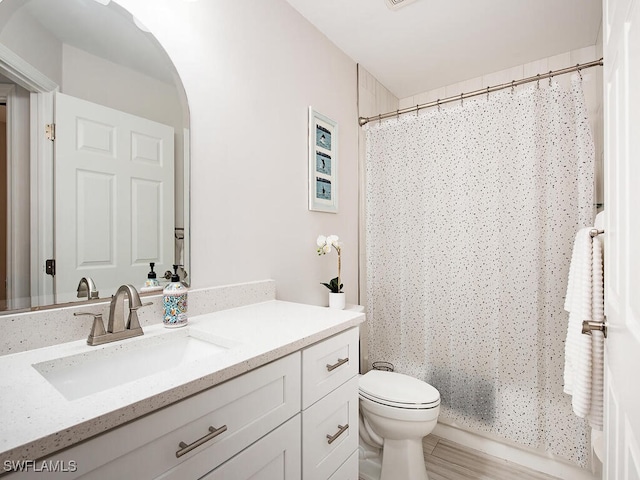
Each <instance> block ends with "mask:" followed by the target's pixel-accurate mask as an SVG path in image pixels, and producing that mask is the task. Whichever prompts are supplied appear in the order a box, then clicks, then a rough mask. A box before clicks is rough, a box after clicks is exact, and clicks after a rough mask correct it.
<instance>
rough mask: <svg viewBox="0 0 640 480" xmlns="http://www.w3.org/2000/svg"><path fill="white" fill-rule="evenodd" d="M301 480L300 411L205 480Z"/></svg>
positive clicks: (204, 479) (203, 479) (204, 478)
mask: <svg viewBox="0 0 640 480" xmlns="http://www.w3.org/2000/svg"><path fill="white" fill-rule="evenodd" d="M229 479H233V480H248V479H251V480H299V479H300V414H298V415H296V416H295V417H293V418H292V419H291V420H289V421H288V422H287V423H285V424H284V425H282V426H280V427H278V428H277V429H275V430H274V431H273V432H271V433H270V434H269V435H267V436H266V437H264V438H262V439H261V440H259V441H257V442H256V443H254V444H253V445H251V446H250V447H249V448H247V449H245V450H243V451H242V452H240V453H239V454H238V455H236V456H235V457H233V458H232V459H231V460H229V461H227V462H226V463H224V464H222V465H221V466H219V467H218V468H216V469H215V470H214V471H213V472H211V473H209V474H208V475H205V476H204V477H202V480H229Z"/></svg>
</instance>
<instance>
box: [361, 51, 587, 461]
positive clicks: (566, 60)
mask: <svg viewBox="0 0 640 480" xmlns="http://www.w3.org/2000/svg"><path fill="white" fill-rule="evenodd" d="M595 53H596V50H595V47H593V48H587V49H582V50H580V51H576V52H571V53H567V54H565V55H561V56H558V57H554V58H552V59H546V60H544V61H539V62H534V63H532V64H530V65H529V66H520V67H516V68H514V69H510V70H508V71H506V72H500V73H498V74H495V75H487V76H485V77H483V78H482V79H477V80H475V81H470V82H465V83H466V85H465V84H458V85H456V86H454V87H453V88H451V89H449V88H446V89H440V90H439V91H437V92H431V94H430V95H433V97H430V96H429V94H425V95H422V96H421V97H420V98H419V99H418V98H416V97H412V98H411V99H408V100H407V99H405V100H402V101H401V102H400V104H399V108H405V107H409V106H411V105H415V104H416V103H426V102H428V101H431V100H435V99H437V98H444V97H446V96H451V95H455V94H456V93H458V94H459V93H460V92H461V91H471V90H476V89H479V88H482V87H486V86H487V85H495V84H498V83H507V82H508V81H510V80H512V79H517V78H522V77H524V76H529V75H532V74H535V73H538V72H540V71H548V70H550V69H556V68H561V67H564V66H567V65H570V64H572V63H573V64H575V63H582V62H585V61H589V60H593V59H594V58H596V57H595ZM595 70H596V69H592V70H591V71H589V72H587V71H585V72H583V77H584V82H583V86H584V88H585V90H586V93H585V96H586V97H587V105H588V107H589V117H590V120H591V123H592V128H595V129H596V130H597V128H598V120H597V118H598V114H599V105H598V102H597V101H596V98H597V97H596V88H595V83H596V82H595V78H596V71H595ZM483 80H484V81H485V82H486V83H484V84H483V83H478V82H482V81H483ZM556 80H557V81H558V82H559V83H563V84H565V85H566V84H567V83H568V82H570V80H569V76H565V77H564V78H563V77H559V78H557V79H556ZM529 87H531V85H529ZM547 87H548V82H547V83H546V84H545V85H543V86H542V87H541V88H547ZM360 88H361V89H362V85H360ZM524 88H526V87H520V88H519V89H518V91H519V92H520V91H522V90H524ZM503 93H507V91H505V92H503ZM492 95H493V94H492ZM496 95H497V94H496ZM466 105H467V101H465V106H466ZM451 108H456V106H455V105H454V106H452V107H451ZM389 110H392V109H389ZM389 110H382V111H389ZM362 114H364V115H367V114H366V113H365V112H363V111H362V109H361V115H362ZM373 114H375V113H373ZM369 115H370V114H369ZM369 115H367V116H369ZM374 123H376V122H374ZM371 128H375V126H371ZM587 130H588V129H587ZM597 138H598V136H597V135H596V139H597ZM438 141H439V140H436V141H435V143H437V142H438ZM385 163H388V162H385ZM392 170H393V169H390V170H389V171H387V172H385V175H391V176H394V175H395V172H393V171H392ZM440 173H441V174H442V172H440ZM556 173H558V172H556ZM367 174H368V175H369V172H367ZM435 175H436V176H437V173H435ZM368 180H369V181H371V179H368ZM443 180H444V181H446V179H443ZM461 181H464V179H463V180H461ZM437 183H438V182H437V180H434V184H432V185H431V187H432V189H433V188H434V187H433V185H435V184H437ZM552 183H553V182H552ZM423 187H426V188H429V187H427V186H426V185H423ZM581 188H582V189H585V188H586V189H587V190H588V189H589V188H588V186H587V187H584V186H582V187H581ZM489 189H490V188H489ZM485 190H486V189H485ZM405 194H406V195H408V196H411V195H409V194H407V193H406V186H405ZM484 194H485V195H489V192H488V190H487V191H485V193H484ZM583 200H584V198H583ZM588 201H589V202H590V203H591V202H592V200H591V199H589V200H588ZM582 203H583V204H584V201H583V202H582ZM487 205H488V206H490V205H492V203H491V202H489V203H488V204H487ZM474 207H475V206H474V205H473V203H472V204H470V205H468V208H471V209H474ZM589 207H590V205H587V206H585V205H583V207H582V208H583V211H584V208H587V209H588V208H589ZM515 213H516V216H517V212H515ZM417 215H419V214H417ZM583 216H584V215H583ZM372 217H375V214H374V213H372V212H369V217H368V220H369V221H371V220H373V221H372V222H371V223H373V224H377V223H378V220H377V219H376V218H373V219H372ZM451 218H455V217H451ZM458 220H459V219H458ZM581 221H585V220H584V219H582V220H581ZM434 223H435V222H434ZM578 223H580V222H578ZM544 224H545V221H544V220H543V221H542V223H541V226H543V225H544ZM431 226H434V225H431ZM407 228H409V227H407ZM438 228H440V225H439V227H438ZM570 232H571V229H568V230H567V231H566V232H565V233H563V234H562V235H563V236H567V235H568V236H569V237H570V236H571V233H570ZM369 233H370V232H367V234H369ZM501 233H502V232H491V231H483V232H482V233H481V234H479V235H478V236H477V240H478V241H477V243H475V242H470V243H469V245H468V247H467V248H466V253H464V254H463V256H464V255H466V256H468V257H469V258H467V260H468V265H473V263H474V255H475V254H476V253H477V252H478V250H479V249H480V250H482V245H483V244H484V243H483V239H484V238H485V236H486V235H489V236H490V237H493V238H494V239H495V238H496V235H498V234H501ZM388 234H389V235H388V236H389V237H392V238H389V240H388V242H389V243H388V244H387V243H384V242H385V241H384V240H383V241H382V243H383V244H384V245H382V246H381V248H382V249H385V248H387V249H389V250H391V251H394V250H397V248H406V245H402V246H398V245H395V244H394V241H397V240H398V239H397V237H395V236H393V235H392V234H391V232H388ZM472 236H474V238H475V235H472ZM498 236H499V235H498ZM435 237H438V235H435ZM551 238H552V240H551V241H555V240H554V234H551ZM376 240H377V243H378V244H380V243H381V241H380V240H381V239H380V238H379V237H377V238H376ZM467 240H469V238H467ZM565 240H567V241H566V242H565ZM558 241H559V242H560V243H562V242H564V243H567V244H570V238H566V239H564V238H563V239H558ZM458 243H460V242H458ZM462 243H464V242H462ZM462 243H460V246H463V245H462ZM385 245H386V246H385ZM534 245H535V243H534ZM569 248H570V247H569ZM534 249H535V248H534ZM464 250H465V249H463V251H464ZM515 254H516V255H518V253H517V252H515ZM465 258H466V257H465ZM434 267H436V266H435V265H434ZM369 268H371V267H369ZM470 268H471V267H470ZM405 269H406V270H410V269H411V266H410V265H405ZM552 269H553V270H554V275H555V276H559V277H560V278H556V279H555V280H554V281H552V282H549V283H547V284H546V285H547V286H548V287H549V288H550V289H551V290H553V291H554V292H555V293H554V295H555V296H559V297H560V298H561V297H563V296H564V287H565V284H566V280H563V279H562V278H563V274H562V271H563V270H564V268H563V267H558V266H556V265H554V267H553V268H552ZM547 273H549V272H547ZM565 277H566V275H565ZM389 281H390V279H389ZM378 286H380V284H378ZM417 288H418V291H416V292H413V293H415V294H416V295H421V291H420V288H419V287H417ZM382 289H383V290H385V291H384V293H383V297H384V296H385V295H391V294H392V292H391V290H392V289H391V288H385V287H384V286H383V287H382ZM428 292H429V291H427V290H424V289H422V294H423V295H424V297H425V298H428V297H429V293H428ZM431 293H432V294H433V293H434V292H431ZM478 294H479V292H477V291H472V292H470V293H469V294H468V297H469V298H476V297H477V295H478ZM534 295H535V294H534ZM432 296H433V295H432ZM464 297H465V295H462V297H461V298H459V299H458V300H460V302H457V301H456V302H457V303H456V302H453V303H452V304H451V305H450V308H451V309H453V310H455V311H458V312H461V315H460V317H458V318H455V319H454V320H453V323H448V324H447V325H443V328H446V329H452V330H456V329H463V330H464V329H467V328H472V329H475V330H477V331H478V333H480V334H482V331H483V328H488V327H489V325H484V324H480V325H471V324H470V322H471V320H470V319H472V320H473V321H474V322H477V319H476V318H475V317H474V315H472V313H473V309H471V310H469V311H468V312H467V314H468V315H467V314H464V312H465V308H467V307H468V305H466V303H465V302H463V301H462V299H464ZM540 300H541V299H537V300H536V299H535V298H534V299H533V300H532V301H534V302H539V301H540ZM388 301H389V298H385V302H388ZM391 301H392V302H394V303H396V306H397V307H398V308H399V311H400V312H401V315H406V314H407V313H408V312H409V310H410V309H411V308H412V307H411V304H410V302H407V301H405V300H404V298H403V299H397V300H391ZM363 303H365V304H366V305H368V306H369V307H371V306H372V304H375V302H374V301H372V298H368V299H367V300H363ZM502 307H504V309H509V308H511V307H512V305H510V304H509V302H507V303H506V304H505V305H503V306H502ZM514 308H515V310H518V308H517V307H514ZM539 308H540V309H541V310H545V309H547V310H548V307H547V306H545V305H541V306H540V307H539ZM504 309H503V310H504ZM511 309H512V310H513V308H511ZM551 310H553V308H552V309H551ZM368 313H369V312H368ZM372 313H373V312H372ZM378 313H381V312H380V311H379V312H378ZM385 313H387V312H385ZM512 313H513V314H516V315H518V312H517V311H514V312H512ZM520 314H521V313H520ZM374 315H375V313H373V315H371V317H374ZM498 315H501V313H498ZM562 316H563V313H562V312H555V311H554V312H553V315H551V320H550V322H551V323H552V324H551V325H546V326H542V327H540V328H538V327H534V331H533V332H529V333H530V334H531V335H530V337H528V338H522V339H520V338H519V336H518V335H517V334H516V333H517V332H515V331H514V332H513V333H514V336H513V337H512V338H513V339H517V341H515V342H514V341H509V342H507V343H506V344H504V345H502V347H500V348H501V349H502V350H503V352H506V351H509V352H512V353H514V355H516V357H515V358H519V359H520V360H522V355H521V354H523V353H524V352H525V351H526V350H527V349H528V348H529V347H530V348H531V349H532V350H533V351H534V352H538V351H539V352H543V354H544V352H547V353H549V355H554V356H555V354H554V353H553V352H556V350H557V351H558V352H559V355H561V354H562V353H561V350H562V348H561V347H562V338H561V337H562V330H563V328H564V329H566V323H565V324H563V326H562V328H556V327H558V326H559V325H556V324H555V323H554V322H561V319H559V318H560V317H562ZM370 320H371V323H372V324H374V323H375V318H370ZM494 327H499V328H498V331H505V330H509V331H511V330H513V329H514V328H518V327H514V326H510V325H507V324H505V325H502V324H499V325H494ZM549 327H550V328H549ZM416 328H418V330H420V328H419V327H416ZM398 330H399V329H395V330H394V332H387V333H386V334H384V333H383V334H382V336H383V337H384V341H386V342H387V343H388V344H394V345H398V338H395V337H397V332H398ZM435 330H436V331H435V332H434V336H435V337H438V336H441V335H442V331H440V330H438V329H437V328H436V329H435ZM463 330H461V331H463ZM556 330H557V332H556ZM554 332H555V333H554ZM405 333H406V332H405ZM418 333H419V332H416V334H418ZM394 335H395V337H394ZM473 338H474V337H473V336H472V337H470V338H467V341H468V342H471V343H467V344H464V342H463V344H461V345H458V346H457V347H456V348H455V349H454V352H451V351H449V352H447V351H445V350H446V348H445V350H442V351H440V352H437V353H434V352H429V353H426V352H423V354H425V355H424V357H423V355H422V354H420V355H417V356H414V357H411V356H409V358H402V359H400V360H396V361H397V362H398V363H399V364H400V368H407V367H408V365H410V364H420V363H421V362H422V363H424V358H426V356H430V358H431V359H433V358H434V355H435V360H436V363H438V364H442V365H443V368H445V370H447V371H448V370H450V369H452V368H453V365H452V364H451V362H452V361H453V360H452V358H453V357H454V356H455V355H453V353H455V352H458V353H459V352H461V351H465V350H469V351H471V350H473V347H474V345H473V341H472V340H473ZM493 345H494V346H495V344H493ZM375 348H376V347H375V346H374V349H373V351H372V357H371V358H369V361H373V360H376V359H378V358H373V356H375V355H376V350H375ZM490 348H493V347H490ZM539 349H542V350H539ZM392 350H393V347H392ZM517 352H520V353H517ZM550 352H551V353H550ZM378 353H379V352H378ZM414 353H415V352H414ZM476 353H477V352H476ZM541 356H542V357H543V358H544V356H545V355H541ZM472 357H473V355H472ZM482 358H484V357H483V356H482V355H479V356H478V365H476V366H475V367H473V368H472V367H469V368H465V369H463V370H465V371H466V374H465V375H466V377H464V375H463V377H464V378H458V379H457V380H459V381H461V382H463V383H466V385H467V386H468V390H469V398H467V399H458V400H457V402H458V405H457V408H458V409H462V410H465V412H464V414H462V417H464V420H463V421H462V422H457V423H458V425H462V426H464V425H467V426H468V425H475V428H474V427H467V428H471V429H472V430H476V431H484V432H486V433H488V434H489V436H490V437H493V438H496V437H502V438H509V439H511V440H514V439H515V441H516V442H518V443H519V444H521V445H526V446H529V447H534V448H538V449H540V450H545V451H546V452H547V453H549V452H550V453H553V454H555V455H557V456H560V457H564V458H566V459H569V460H571V461H572V462H573V463H575V464H578V465H580V466H582V467H584V466H586V464H587V459H588V453H587V452H588V433H587V429H586V427H585V425H584V423H583V422H582V421H581V420H580V419H577V418H575V417H573V415H572V413H571V410H570V408H567V409H557V408H556V404H557V403H558V402H559V403H561V404H562V403H563V402H564V400H565V399H564V398H563V397H562V394H561V390H560V393H559V394H558V392H556V390H558V389H557V388H555V386H557V385H553V384H554V380H553V378H555V376H559V379H560V380H559V381H561V378H562V374H561V371H557V372H556V371H555V370H558V368H557V366H554V365H555V364H554V363H553V360H550V361H549V360H548V359H544V360H540V359H538V360H532V361H531V363H530V364H529V363H527V362H524V363H523V364H522V372H521V375H524V376H526V375H529V374H530V372H531V371H532V370H533V371H536V372H537V371H538V370H540V371H542V370H543V369H545V368H546V369H548V370H549V371H550V372H552V373H551V375H552V378H551V379H550V380H544V379H542V377H538V380H537V381H535V380H534V384H533V385H526V386H525V387H524V388H525V389H531V388H533V390H532V391H531V394H533V395H534V396H535V397H536V398H537V399H538V400H537V401H539V404H538V405H537V406H535V407H534V408H536V409H538V410H544V409H545V407H544V406H545V405H546V406H547V407H548V409H550V410H551V412H550V415H548V418H547V419H546V420H544V419H541V420H540V421H539V422H538V423H537V424H535V425H533V426H531V425H528V426H527V425H526V424H523V423H521V422H520V421H519V419H518V418H515V417H512V418H511V419H510V420H508V421H506V422H505V425H503V426H501V427H499V428H498V430H494V431H492V430H491V428H489V429H488V430H487V429H486V428H482V427H479V428H478V425H481V424H483V422H484V423H485V424H492V423H494V422H495V420H496V419H495V418H493V417H492V414H491V413H490V411H489V410H491V409H490V408H489V409H486V408H484V407H486V406H487V402H491V401H492V400H491V399H492V398H493V400H494V401H496V399H497V398H498V396H496V393H498V392H499V391H500V390H502V392H501V393H502V394H504V393H506V396H504V397H502V399H501V400H497V401H498V402H501V403H500V404H499V405H498V404H496V405H494V408H495V407H498V408H500V409H501V410H502V411H504V412H507V413H506V414H507V416H509V413H508V412H509V410H510V409H511V410H513V411H514V412H515V411H517V410H518V408H515V407H517V406H516V405H515V403H514V402H518V401H520V400H518V397H519V396H520V395H521V394H522V388H520V387H517V388H516V389H515V390H514V391H512V392H510V393H509V392H508V391H507V392H505V389H507V390H508V389H509V388H510V387H506V386H505V385H502V386H497V385H493V384H491V382H488V383H487V382H484V383H483V378H484V376H483V375H481V370H482V369H483V368H484V366H482ZM525 358H526V355H525ZM438 359H439V360H438ZM470 360H473V359H472V358H471V357H470ZM520 360H519V361H520ZM541 361H542V364H541V363H540V362H541ZM443 362H444V363H443ZM454 363H455V362H454ZM545 363H547V365H543V364H545ZM470 365H471V366H472V365H473V361H472V362H471V363H470ZM436 370H437V369H436ZM458 370H460V369H458ZM458 373H460V371H459V372H458ZM463 373H464V372H463ZM556 374H557V375H556ZM458 376H459V375H458ZM534 376H536V375H534ZM427 380H429V381H431V382H432V383H433V384H434V385H436V386H438V383H441V382H445V383H446V380H445V379H443V378H439V377H438V374H437V371H432V372H431V373H430V378H427ZM485 380H486V378H485ZM516 384H518V383H517V382H516ZM552 385H553V386H552ZM521 387H522V386H521ZM535 392H537V393H535ZM443 393H444V396H445V397H446V396H448V395H449V392H447V389H446V388H443ZM505 398H506V399H509V398H511V399H512V400H507V401H505ZM447 400H448V401H450V402H451V398H449V399H447ZM460 402H462V403H460ZM454 403H455V402H454ZM474 403H475V404H476V407H473V404H474ZM526 403H527V402H526V400H525V401H524V404H523V405H522V407H523V408H526ZM564 403H567V404H568V402H564ZM477 405H484V407H477ZM472 407H473V408H472ZM474 408H475V410H474ZM565 410H566V411H565ZM458 413H460V412H458ZM465 416H466V417H465ZM458 420H460V418H458ZM445 421H446V415H445ZM558 424H563V426H565V425H566V428H564V429H563V431H562V432H561V433H559V432H558V431H556V432H555V433H554V431H553V429H554V427H556V426H557V425H558ZM539 436H542V437H546V440H542V441H539V440H535V438H536V437H537V438H540V437H539Z"/></svg>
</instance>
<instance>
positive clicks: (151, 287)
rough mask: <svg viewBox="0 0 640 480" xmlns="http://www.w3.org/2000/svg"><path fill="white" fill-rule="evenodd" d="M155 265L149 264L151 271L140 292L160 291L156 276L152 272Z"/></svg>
mask: <svg viewBox="0 0 640 480" xmlns="http://www.w3.org/2000/svg"><path fill="white" fill-rule="evenodd" d="M155 265H156V264H155V263H154V262H151V263H149V266H150V267H151V271H150V272H149V273H148V274H147V281H146V282H144V287H142V288H141V289H140V291H141V292H159V291H161V290H162V287H161V286H160V282H159V281H158V276H157V275H156V272H154V271H153V267H155Z"/></svg>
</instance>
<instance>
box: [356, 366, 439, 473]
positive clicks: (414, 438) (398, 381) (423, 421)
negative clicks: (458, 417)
mask: <svg viewBox="0 0 640 480" xmlns="http://www.w3.org/2000/svg"><path fill="white" fill-rule="evenodd" d="M359 388H360V477H361V478H363V479H366V480H378V479H379V480H427V479H428V476H427V470H426V469H425V466H424V454H423V452H422V439H423V437H425V436H427V435H428V434H429V433H431V432H432V431H433V428H434V427H435V426H436V423H437V421H438V414H439V413H440V393H439V392H438V390H436V389H435V388H434V387H432V386H431V385H429V384H428V383H426V382H423V381H422V380H418V379H417V378H413V377H410V376H408V375H403V374H401V373H394V372H387V371H380V370H371V371H369V372H367V373H366V374H365V375H362V376H361V377H360V382H359ZM380 449H382V452H380ZM380 453H381V454H382V455H381V458H380Z"/></svg>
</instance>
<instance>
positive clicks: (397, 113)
mask: <svg viewBox="0 0 640 480" xmlns="http://www.w3.org/2000/svg"><path fill="white" fill-rule="evenodd" d="M396 120H400V109H398V110H396Z"/></svg>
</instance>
